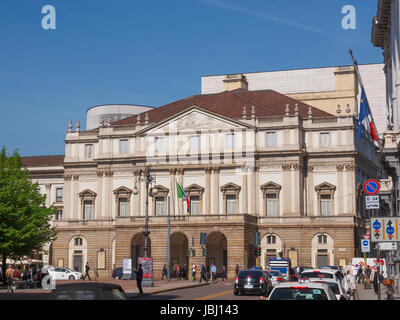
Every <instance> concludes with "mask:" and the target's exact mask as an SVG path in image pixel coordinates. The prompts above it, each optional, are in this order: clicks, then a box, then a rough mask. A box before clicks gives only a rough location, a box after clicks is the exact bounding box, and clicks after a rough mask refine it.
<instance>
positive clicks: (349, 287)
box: [345, 270, 356, 300]
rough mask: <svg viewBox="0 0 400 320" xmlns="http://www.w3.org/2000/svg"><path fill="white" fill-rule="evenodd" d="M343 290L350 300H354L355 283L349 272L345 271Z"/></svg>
mask: <svg viewBox="0 0 400 320" xmlns="http://www.w3.org/2000/svg"><path fill="white" fill-rule="evenodd" d="M345 290H346V292H347V293H348V294H349V296H350V300H354V294H355V292H356V282H355V279H354V276H353V275H352V274H351V272H350V270H347V272H346V277H345Z"/></svg>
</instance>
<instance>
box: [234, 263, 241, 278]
mask: <svg viewBox="0 0 400 320" xmlns="http://www.w3.org/2000/svg"><path fill="white" fill-rule="evenodd" d="M239 271H240V268H239V265H238V264H237V265H236V268H235V274H236V277H237V276H238V274H239Z"/></svg>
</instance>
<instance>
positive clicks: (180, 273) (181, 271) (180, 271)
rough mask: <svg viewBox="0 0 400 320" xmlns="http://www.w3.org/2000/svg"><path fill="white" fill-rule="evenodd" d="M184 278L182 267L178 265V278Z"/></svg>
mask: <svg viewBox="0 0 400 320" xmlns="http://www.w3.org/2000/svg"><path fill="white" fill-rule="evenodd" d="M182 279H184V277H183V267H181V266H179V280H182Z"/></svg>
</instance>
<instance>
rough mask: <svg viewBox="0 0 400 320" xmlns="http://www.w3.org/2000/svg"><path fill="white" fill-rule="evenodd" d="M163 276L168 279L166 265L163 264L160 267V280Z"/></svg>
mask: <svg viewBox="0 0 400 320" xmlns="http://www.w3.org/2000/svg"><path fill="white" fill-rule="evenodd" d="M164 277H165V278H167V279H168V274H167V265H166V264H164V267H163V269H162V276H161V280H164Z"/></svg>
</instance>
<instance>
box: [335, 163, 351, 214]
mask: <svg viewBox="0 0 400 320" xmlns="http://www.w3.org/2000/svg"><path fill="white" fill-rule="evenodd" d="M336 170H337V190H338V192H337V195H336V198H337V199H338V201H337V203H338V208H337V209H338V210H337V212H338V214H343V213H344V212H345V209H344V202H345V201H346V198H347V197H348V195H347V192H346V186H345V185H344V181H343V175H344V173H343V170H344V165H337V166H336ZM346 180H347V179H346ZM346 207H347V206H346ZM332 215H335V212H332Z"/></svg>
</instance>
